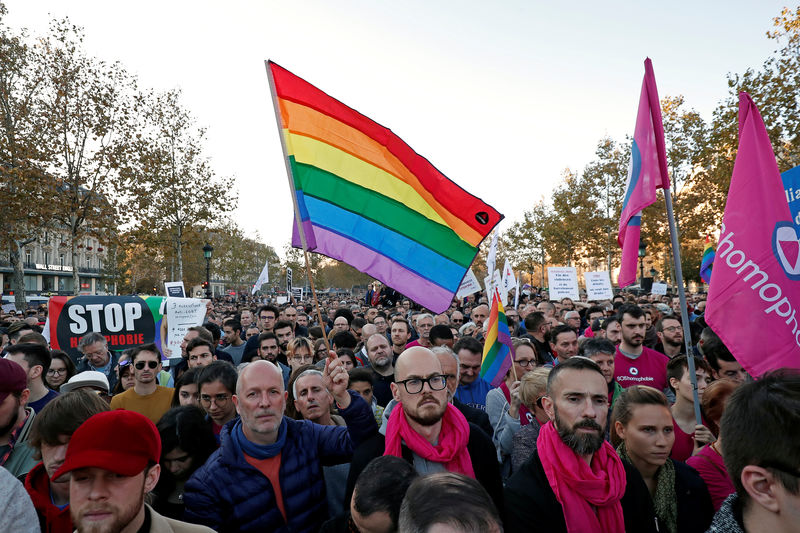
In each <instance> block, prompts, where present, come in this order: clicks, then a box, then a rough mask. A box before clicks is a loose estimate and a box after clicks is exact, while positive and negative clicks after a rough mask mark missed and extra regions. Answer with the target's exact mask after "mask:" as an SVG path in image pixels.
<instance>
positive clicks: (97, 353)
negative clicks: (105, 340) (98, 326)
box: [83, 348, 108, 357]
mask: <svg viewBox="0 0 800 533" xmlns="http://www.w3.org/2000/svg"><path fill="white" fill-rule="evenodd" d="M107 353H108V350H107V349H105V348H103V349H102V350H100V351H99V352H83V355H85V356H86V357H101V356H103V355H105V354H107Z"/></svg>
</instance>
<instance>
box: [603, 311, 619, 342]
mask: <svg viewBox="0 0 800 533" xmlns="http://www.w3.org/2000/svg"><path fill="white" fill-rule="evenodd" d="M600 337H602V338H605V339H608V340H609V341H610V342H612V343H614V346H619V343H620V342H622V329H621V327H620V325H619V319H618V318H617V317H615V316H612V317H609V318H606V319H604V320H603V321H602V322H601V324H600Z"/></svg>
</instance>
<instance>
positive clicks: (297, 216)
mask: <svg viewBox="0 0 800 533" xmlns="http://www.w3.org/2000/svg"><path fill="white" fill-rule="evenodd" d="M264 66H265V67H266V68H267V79H268V80H269V92H270V96H271V97H272V107H273V109H274V111H275V122H276V123H277V125H278V138H279V139H280V140H281V150H283V162H284V164H285V165H286V175H287V176H288V178H289V188H290V189H291V190H292V205H293V207H294V221H295V225H296V226H297V234H298V235H299V236H300V244H301V245H302V247H303V254H304V255H305V263H306V276H308V280H309V282H310V284H311V294H312V296H313V298H314V306H315V307H316V308H317V320H319V326H320V327H321V328H322V338H323V340H324V342H325V347H326V348H327V349H328V354H329V355H332V354H331V345H330V343H329V342H328V336H327V335H325V325H324V324H323V322H322V313H321V311H320V306H319V300H317V291H316V290H315V289H314V278H313V277H312V276H311V268H310V267H309V265H308V243H307V242H306V233H305V229H304V228H303V219H302V217H301V216H300V206H299V205H298V204H297V191H296V190H295V187H294V173H293V172H292V165H291V164H290V163H289V152H288V150H287V149H286V139H285V138H284V136H283V125H282V124H281V110H280V105H279V104H278V94H277V91H276V90H275V79H274V78H273V77H272V69H270V68H269V60H267V61H264ZM290 289H291V287H290ZM289 292H290V296H292V299H294V296H293V295H291V290H290V291H289ZM330 358H331V359H333V357H330Z"/></svg>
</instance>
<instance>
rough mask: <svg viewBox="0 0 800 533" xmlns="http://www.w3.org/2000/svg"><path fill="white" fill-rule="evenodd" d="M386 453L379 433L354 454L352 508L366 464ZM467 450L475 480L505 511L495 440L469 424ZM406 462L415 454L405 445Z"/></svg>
mask: <svg viewBox="0 0 800 533" xmlns="http://www.w3.org/2000/svg"><path fill="white" fill-rule="evenodd" d="M385 450H386V439H385V437H384V436H383V435H382V434H380V433H378V434H376V435H374V436H372V437H371V438H369V439H367V440H365V441H364V442H363V443H362V444H361V445H359V446H358V447H357V448H356V449H355V451H354V452H353V460H352V461H351V462H350V475H349V476H348V477H347V493H346V495H345V501H346V502H347V505H348V507H349V505H350V497H351V496H352V494H353V487H355V484H356V479H358V475H359V474H360V473H361V471H362V470H364V468H365V467H366V466H367V464H368V463H369V462H370V461H371V460H373V459H374V458H376V457H380V456H381V455H383V452H384V451H385ZM467 451H468V452H469V456H470V458H471V459H472V469H473V470H474V471H475V479H477V480H478V482H480V484H481V485H483V488H484V489H486V492H488V493H489V496H491V497H492V500H493V501H494V504H495V505H496V506H497V510H498V512H501V513H502V512H503V511H502V509H503V482H502V480H501V478H500V465H499V464H498V463H497V450H495V447H494V444H492V439H491V438H490V437H488V436H487V435H486V434H485V433H484V432H483V430H481V429H480V428H478V426H476V425H474V424H472V423H470V425H469V441H468V442H467ZM403 459H405V460H406V461H408V462H409V463H413V462H414V458H413V454H412V452H411V450H410V449H409V448H407V447H406V446H405V445H403Z"/></svg>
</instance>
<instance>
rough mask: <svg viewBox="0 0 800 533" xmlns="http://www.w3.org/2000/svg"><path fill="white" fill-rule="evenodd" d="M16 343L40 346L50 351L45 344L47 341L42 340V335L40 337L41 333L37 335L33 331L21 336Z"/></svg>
mask: <svg viewBox="0 0 800 533" xmlns="http://www.w3.org/2000/svg"><path fill="white" fill-rule="evenodd" d="M17 343H18V344H21V343H33V344H41V345H42V346H44V347H45V348H47V349H48V350H49V349H50V346H49V345H48V344H47V339H45V338H44V335H42V334H41V333H37V332H35V331H29V332H28V333H26V334H25V335H21V336H20V338H19V339H18V340H17Z"/></svg>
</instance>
